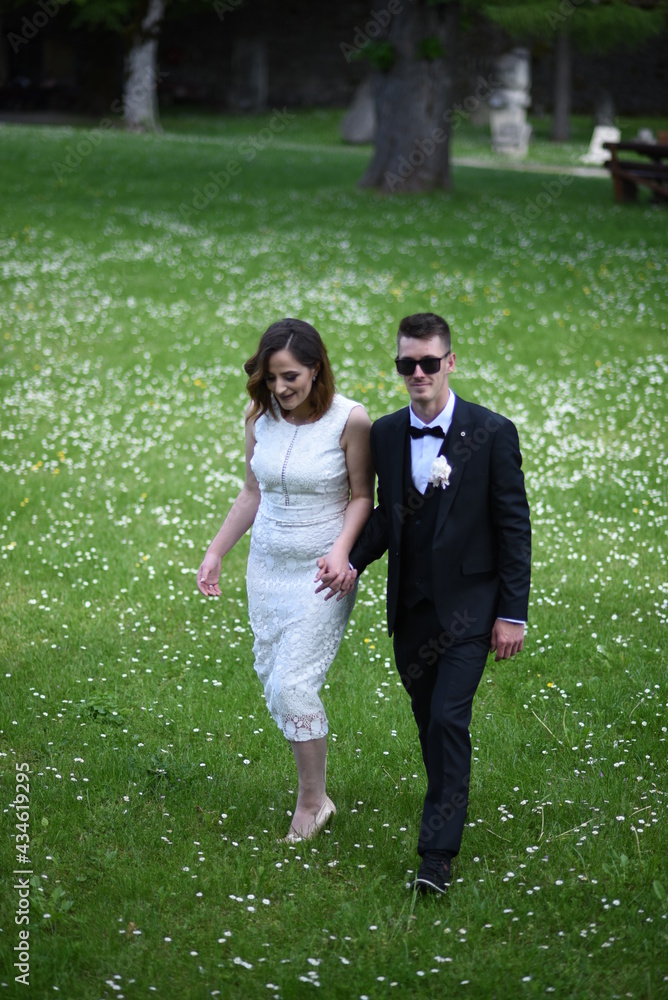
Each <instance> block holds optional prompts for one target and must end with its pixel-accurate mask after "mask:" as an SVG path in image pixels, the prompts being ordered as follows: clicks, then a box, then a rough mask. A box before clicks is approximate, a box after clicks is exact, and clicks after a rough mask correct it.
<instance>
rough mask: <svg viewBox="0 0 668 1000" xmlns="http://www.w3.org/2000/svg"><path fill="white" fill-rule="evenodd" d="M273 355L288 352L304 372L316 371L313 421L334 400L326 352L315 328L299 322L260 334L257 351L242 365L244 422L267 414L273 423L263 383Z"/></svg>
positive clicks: (280, 323)
mask: <svg viewBox="0 0 668 1000" xmlns="http://www.w3.org/2000/svg"><path fill="white" fill-rule="evenodd" d="M277 351H290V353H291V354H292V355H294V357H295V358H296V359H297V361H298V362H299V363H300V365H305V366H306V367H307V368H315V367H316V366H317V367H318V373H317V376H316V379H315V382H314V383H313V388H312V389H311V394H310V396H309V399H310V401H311V412H312V415H313V416H314V417H315V419H316V420H317V419H318V417H321V416H322V415H323V413H325V412H326V411H327V410H328V409H329V407H330V406H331V405H332V399H333V398H334V376H333V374H332V366H331V365H330V363H329V358H328V357H327V349H326V347H325V345H324V344H323V342H322V338H321V336H320V334H319V333H318V331H317V330H316V329H315V327H313V326H311V325H310V323H305V322H304V320H301V319H290V318H288V319H279V320H278V322H277V323H272V324H271V326H270V327H269V328H268V329H267V330H265V332H264V333H263V334H262V338H261V340H260V343H259V344H258V348H257V351H256V352H255V354H254V355H253V357H252V358H249V359H248V361H247V362H246V364H245V365H244V370H245V372H246V374H247V375H248V382H247V383H246V389H247V390H248V395H249V396H250V398H251V408H250V410H249V412H248V416H247V417H246V419H247V420H254V419H256V418H257V417H261V416H263V415H264V414H265V413H270V414H271V416H272V417H273V418H274V419H277V416H276V413H275V411H274V408H273V406H272V405H271V397H272V393H271V391H270V390H269V388H268V386H267V382H266V377H267V374H268V372H269V359H270V358H271V356H272V354H276V352H277Z"/></svg>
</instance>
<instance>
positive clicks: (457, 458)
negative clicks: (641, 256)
mask: <svg viewBox="0 0 668 1000" xmlns="http://www.w3.org/2000/svg"><path fill="white" fill-rule="evenodd" d="M471 434H472V421H471V418H470V415H469V409H468V406H467V404H466V402H465V401H464V400H463V399H461V397H459V396H458V397H457V400H456V402H455V411H454V413H453V414H452V424H451V425H450V432H449V439H450V440H449V446H448V452H449V454H448V455H447V459H448V462H449V463H450V467H451V469H452V471H451V473H450V483H449V484H448V486H446V488H445V489H441V488H440V487H439V493H440V494H441V495H440V498H439V504H438V514H437V517H436V535H438V534H439V532H441V531H442V530H443V526H444V525H445V522H446V519H447V517H448V514H449V513H450V510H451V508H452V504H453V502H454V499H455V497H456V496H457V490H458V489H459V484H460V483H461V481H462V476H463V475H464V470H465V467H466V462H467V460H468V457H469V456H470V454H471V452H470V444H471ZM443 444H444V445H445V442H443ZM442 450H443V449H441V451H442ZM439 454H440V453H439Z"/></svg>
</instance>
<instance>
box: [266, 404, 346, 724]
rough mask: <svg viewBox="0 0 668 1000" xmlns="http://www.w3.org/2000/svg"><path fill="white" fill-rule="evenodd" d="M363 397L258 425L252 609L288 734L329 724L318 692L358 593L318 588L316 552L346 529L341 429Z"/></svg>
mask: <svg viewBox="0 0 668 1000" xmlns="http://www.w3.org/2000/svg"><path fill="white" fill-rule="evenodd" d="M357 405H358V404H357V403H354V402H352V400H350V399H346V398H345V397H344V396H340V395H338V394H337V395H335V396H334V399H333V401H332V405H331V406H330V408H329V409H328V410H327V412H326V413H325V414H323V416H322V417H320V419H319V420H317V421H316V422H315V423H312V424H303V425H302V426H299V427H295V426H294V425H292V424H289V423H288V422H287V421H286V420H284V419H283V417H282V416H281V415H280V411H279V410H278V407H276V412H277V414H278V419H276V420H274V418H273V417H272V416H271V415H270V414H265V415H264V416H262V417H260V418H259V419H258V420H257V422H256V424H255V441H256V443H255V450H254V454H253V458H252V461H251V467H252V469H253V472H254V473H255V476H256V478H257V480H258V483H259V484H260V493H261V500H260V506H259V508H258V512H257V515H256V517H255V522H254V524H253V530H252V535H251V546H250V554H249V558H248V579H247V588H248V611H249V615H250V622H251V626H252V628H253V633H254V635H255V644H254V646H253V654H254V656H255V670H256V671H257V674H258V677H259V678H260V680H261V681H262V684H263V686H264V696H265V699H266V702H267V707H268V709H269V711H270V712H271V714H272V716H273V717H274V719H275V720H276V722H277V724H278V726H279V728H280V729H281V730H282V732H283V734H284V735H285V736H286V738H287V739H289V740H291V741H296V742H300V741H304V740H313V739H319V738H320V737H322V736H325V735H326V733H327V730H328V725H327V716H326V715H325V709H324V707H323V704H322V701H321V700H320V695H319V691H320V688H321V687H322V684H323V682H324V680H325V676H326V674H327V670H328V668H329V666H330V664H331V662H332V660H333V659H334V657H335V656H336V652H337V650H338V648H339V643H340V642H341V639H342V637H343V633H344V631H345V628H346V625H347V623H348V618H349V616H350V612H351V611H352V608H353V604H354V603H355V592H354V591H353V593H351V594H348V595H347V596H346V597H345V598H344V599H343V600H341V601H337V600H336V599H335V598H332V599H331V600H329V601H326V600H325V593H324V592H322V593H320V594H316V592H315V588H316V586H317V585H316V584H315V583H314V578H315V575H316V573H317V571H318V568H317V566H316V562H315V561H316V559H317V558H318V556H322V555H326V554H327V552H328V551H329V549H330V548H331V546H332V543H333V542H334V541H335V539H336V538H337V536H338V535H339V534H340V532H341V527H342V525H343V515H344V512H345V509H346V505H347V503H348V498H349V490H350V485H349V481H348V473H347V469H346V463H345V455H344V453H343V451H342V449H341V445H340V438H341V434H342V433H343V430H344V427H345V425H346V421H347V420H348V416H349V414H350V411H351V410H352V409H353V407H355V406H357Z"/></svg>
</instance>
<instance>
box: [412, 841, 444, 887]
mask: <svg viewBox="0 0 668 1000" xmlns="http://www.w3.org/2000/svg"><path fill="white" fill-rule="evenodd" d="M450 861H451V858H450V855H449V854H447V853H446V852H445V851H425V852H424V857H423V858H422V864H421V865H420V868H419V869H418V873H417V875H416V876H415V881H414V882H413V883H412V884H411V889H414V890H415V891H416V892H423V893H431V894H433V895H437V896H441V895H443V894H444V893H446V892H447V891H448V889H449V888H450Z"/></svg>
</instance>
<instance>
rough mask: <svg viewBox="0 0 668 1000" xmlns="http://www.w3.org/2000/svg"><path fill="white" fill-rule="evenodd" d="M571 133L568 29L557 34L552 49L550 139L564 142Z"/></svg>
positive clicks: (569, 43)
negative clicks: (552, 110)
mask: <svg viewBox="0 0 668 1000" xmlns="http://www.w3.org/2000/svg"><path fill="white" fill-rule="evenodd" d="M570 135H571V37H570V35H569V33H568V31H560V32H559V33H558V34H557V42H556V45H555V50H554V118H553V120H552V139H553V141H554V142H566V140H567V139H570Z"/></svg>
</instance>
